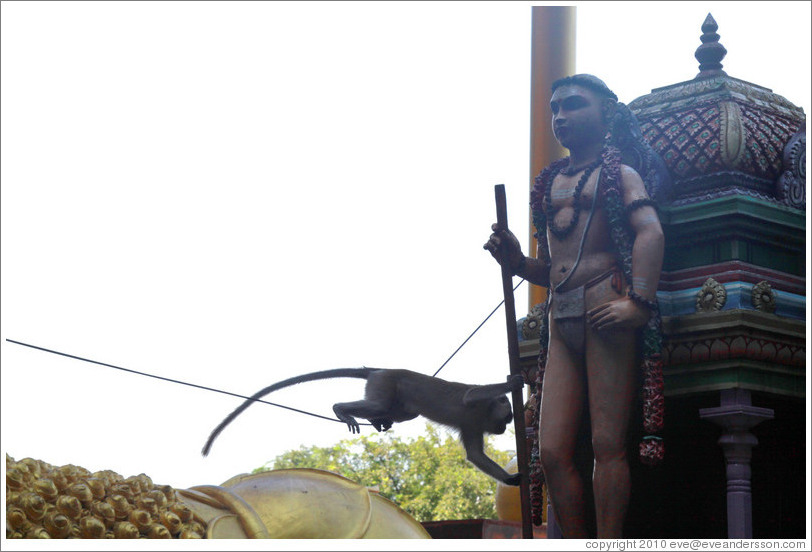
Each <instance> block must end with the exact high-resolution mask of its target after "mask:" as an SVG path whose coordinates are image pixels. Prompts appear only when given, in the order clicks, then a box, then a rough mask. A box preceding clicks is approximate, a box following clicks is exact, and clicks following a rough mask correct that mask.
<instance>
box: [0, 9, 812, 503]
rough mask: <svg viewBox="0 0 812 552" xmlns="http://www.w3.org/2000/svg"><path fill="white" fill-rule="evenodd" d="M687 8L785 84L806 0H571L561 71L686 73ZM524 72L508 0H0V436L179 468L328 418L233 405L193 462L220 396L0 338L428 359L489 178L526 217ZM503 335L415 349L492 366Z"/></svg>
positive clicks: (485, 283)
mask: <svg viewBox="0 0 812 552" xmlns="http://www.w3.org/2000/svg"><path fill="white" fill-rule="evenodd" d="M708 12H711V13H712V14H713V16H714V17H715V19H716V21H717V22H718V24H719V31H718V32H719V34H720V35H721V39H720V41H721V43H722V44H723V45H724V46H725V47H726V48H727V50H728V54H727V57H726V58H725V59H724V61H723V64H724V70H725V71H726V72H727V73H728V74H729V75H731V76H733V77H737V78H740V79H742V80H746V81H750V82H754V83H757V84H761V85H764V86H767V87H769V88H772V89H773V90H774V91H775V92H776V93H778V94H781V95H782V96H784V97H786V98H787V99H789V100H790V101H792V102H793V103H795V104H796V105H799V106H801V107H803V108H804V109H805V111H807V112H808V111H809V106H810V101H809V100H810V70H809V68H810V4H809V3H808V2H789V3H784V2H769V3H767V2H743V3H740V2H735V3H734V2H718V3H717V2H692V3H664V2H657V3H642V2H640V3H638V2H632V3H616V2H587V3H582V4H578V29H577V66H576V70H577V72H591V73H595V74H597V75H599V76H600V77H602V78H603V79H604V80H605V81H606V82H607V84H608V85H609V86H610V87H611V88H612V89H613V90H614V91H615V92H616V93H617V94H618V95H619V96H620V99H621V101H624V102H626V103H628V102H630V101H631V100H633V99H634V98H636V97H639V96H641V95H643V94H646V93H648V92H649V91H650V90H651V89H653V88H657V87H660V86H665V85H668V84H673V83H676V82H681V81H685V80H690V79H692V78H693V77H694V76H695V75H696V73H697V72H698V62H697V61H696V60H695V58H694V56H693V54H694V51H695V50H696V48H697V46H699V44H700V42H699V36H700V34H701V31H700V26H701V24H702V22H703V21H704V19H705V16H706V15H707V14H708ZM529 77H530V4H529V3H525V2H510V3H507V2H506V3H490V2H472V3H468V2H450V3H440V2H430V3H429V2H415V3H409V2H407V3H396V2H384V3H371V2H370V3H368V2H362V3H343V2H329V3H315V2H302V3H300V2H293V3H277V2H273V3H264V2H246V3H237V2H235V3H220V2H204V3H197V2H178V3H173V2H135V3H128V2H113V3H102V2H88V3H77V2H59V3H51V2H3V4H2V303H0V304H2V335H0V338H2V343H0V351H2V414H3V416H2V448H3V451H4V452H6V453H8V454H9V455H11V456H12V457H14V458H16V459H18V460H19V459H21V458H24V457H27V456H30V457H34V458H38V459H41V460H45V461H47V462H50V463H52V464H55V465H62V464H67V463H73V464H77V465H81V466H84V467H86V468H88V469H91V470H99V469H112V470H114V471H117V472H119V473H121V474H122V475H124V476H129V475H133V474H138V473H142V472H143V473H146V474H148V475H149V476H150V477H152V479H153V480H154V481H156V482H157V483H163V484H170V485H172V486H174V487H178V488H184V487H190V486H193V485H199V484H219V483H221V482H223V481H224V480H226V479H228V478H229V477H231V476H233V475H236V474H238V473H243V472H248V471H250V470H252V469H253V468H256V467H258V466H261V465H262V464H264V463H265V462H266V461H268V460H271V459H272V458H273V457H274V456H276V455H278V454H280V453H282V452H284V451H286V450H289V449H292V448H298V447H299V446H310V445H320V446H324V445H328V444H331V443H334V442H336V441H338V440H340V439H344V438H347V437H350V434H349V433H348V432H347V431H346V427H345V426H343V425H341V424H338V423H333V422H327V421H322V420H318V419H314V418H310V417H306V416H303V415H300V414H296V413H289V412H287V411H284V410H281V409H277V408H274V407H270V406H265V405H255V406H253V407H251V408H250V409H248V411H246V412H245V413H244V414H243V415H242V416H241V417H240V418H238V419H237V421H235V422H234V423H233V424H232V425H231V426H230V427H229V428H228V429H226V430H225V431H224V433H223V434H222V435H221V436H220V438H219V439H218V440H217V441H216V443H215V445H214V448H213V451H212V454H211V455H210V456H209V457H208V458H205V459H204V458H203V457H201V455H200V448H201V447H202V445H203V443H204V441H205V440H206V438H207V436H208V434H209V432H210V431H211V430H212V428H213V427H214V426H215V425H216V424H217V423H218V422H219V421H220V420H221V419H222V418H223V417H224V416H225V415H226V414H228V413H229V412H230V411H231V410H232V409H233V408H235V407H236V406H237V405H238V404H239V403H240V401H241V400H240V399H237V398H233V397H228V396H225V395H221V394H216V393H212V392H208V391H203V390H197V389H192V388H189V387H185V386H180V385H177V384H173V383H165V382H161V381H158V380H154V379H151V378H145V377H141V376H136V375H132V374H128V373H124V372H120V371H117V370H112V369H109V368H104V367H101V366H97V365H93V364H88V363H84V362H80V361H77V360H73V359H68V358H64V357H59V356H55V355H51V354H48V353H44V352H40V351H36V350H32V349H28V348H25V347H21V346H19V345H14V344H10V343H8V342H6V339H13V340H18V341H23V342H26V343H30V344H33V345H38V346H41V347H46V348H49V349H55V350H58V351H62V352H65V353H68V354H72V355H77V356H81V357H87V358H91V359H94V360H98V361H101V362H105V363H109V364H114V365H117V366H122V367H125V368H129V369H133V370H139V371H143V372H148V373H151V374H156V375H161V376H165V377H169V378H173V379H178V380H183V381H188V382H193V383H196V384H199V385H204V386H209V387H214V388H220V389H224V390H228V391H231V392H235V393H241V394H247V395H250V394H252V393H253V392H255V391H257V390H259V389H260V388H262V387H265V386H266V385H269V384H270V383H272V382H275V381H278V380H281V379H284V378H287V377H290V376H293V375H297V374H301V373H304V372H309V371H313V370H321V369H327V368H334V367H345V366H361V365H367V366H378V367H392V368H395V367H398V368H408V369H411V370H416V371H420V372H423V373H429V374H431V373H433V372H434V371H435V370H436V369H437V368H438V367H439V366H440V364H442V362H443V361H444V360H445V359H446V358H447V357H448V356H449V355H450V354H451V353H452V352H453V351H454V349H456V348H457V346H458V345H459V344H460V343H461V342H462V340H463V339H464V338H465V337H466V336H467V335H468V334H469V333H470V332H471V331H472V330H473V329H474V328H475V327H476V326H477V324H479V322H480V321H481V320H482V319H483V318H484V317H485V315H487V314H488V313H489V312H490V311H491V309H492V308H493V307H494V306H496V304H497V303H498V302H499V301H500V300H501V298H502V291H501V283H500V273H499V269H498V266H497V265H496V264H495V263H494V262H493V261H492V259H491V258H490V256H489V255H488V254H487V252H485V251H484V250H483V249H482V244H483V243H484V242H485V240H486V239H487V236H488V234H489V228H490V224H491V222H492V221H493V220H494V219H495V207H494V199H493V186H494V184H496V183H505V184H506V188H507V195H508V204H509V205H508V207H509V220H510V223H511V226H512V228H513V229H514V231H515V232H516V233H517V235H520V236H526V235H527V225H528V221H527V199H528V186H529V181H530V175H529V172H528V167H529V134H530V131H529V105H530V98H529V95H530V85H529ZM525 249H526V246H525ZM516 297H517V299H516V303H517V310H518V314H519V316H523V314H524V313H525V312H526V310H527V308H526V306H527V297H526V289H525V288H524V286H523V287H522V288H520V291H519V292H517V295H516ZM505 335H506V334H505V319H504V312H503V311H502V310H500V311H499V312H498V313H497V314H496V315H495V316H494V318H492V319H491V321H490V322H489V323H488V324H486V325H485V327H484V328H483V329H482V330H481V331H480V333H479V334H477V336H476V337H475V338H474V339H472V340H471V342H469V344H468V345H467V346H466V347H465V348H463V350H462V351H461V352H460V353H459V354H458V355H457V356H456V357H455V358H454V360H452V361H451V362H450V363H449V364H448V366H446V368H445V369H444V370H443V371H442V372H441V374H440V376H441V377H444V378H446V379H451V380H457V381H465V382H470V383H492V382H498V381H502V380H504V379H505V376H506V375H507V373H508V359H507V344H506V337H505ZM362 388H363V383H362V382H361V381H360V380H341V381H339V380H332V381H329V382H318V383H310V384H304V385H302V386H299V387H297V388H294V389H291V390H286V391H283V392H278V393H275V394H273V395H271V396H269V397H267V399H268V400H271V401H274V402H280V403H283V404H288V405H291V406H294V407H297V408H302V409H305V410H314V411H316V412H318V413H321V414H324V415H328V416H332V410H331V408H330V406H331V405H332V403H333V402H338V401H346V400H355V399H356V398H360V393H361V392H362ZM423 424H424V422H423V421H422V420H416V421H412V422H408V423H405V424H401V425H399V426H396V427H395V430H396V431H397V432H398V434H400V435H403V436H405V437H413V436H415V435H417V434H419V433H420V432H421V430H422V429H423ZM364 431H365V432H370V431H373V430H371V428H369V427H364ZM498 443H499V445H500V446H502V447H503V448H512V446H513V441H512V437H509V438H507V439H504V438H503V439H502V440H500V441H498Z"/></svg>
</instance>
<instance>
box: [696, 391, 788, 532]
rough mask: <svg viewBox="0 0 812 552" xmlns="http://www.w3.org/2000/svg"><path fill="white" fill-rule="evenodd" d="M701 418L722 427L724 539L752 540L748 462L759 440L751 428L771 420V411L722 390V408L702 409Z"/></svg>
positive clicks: (742, 393)
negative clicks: (725, 482)
mask: <svg viewBox="0 0 812 552" xmlns="http://www.w3.org/2000/svg"><path fill="white" fill-rule="evenodd" d="M699 416H700V418H702V419H705V420H708V421H711V422H713V423H715V424H717V425H719V426H721V427H722V436H721V437H720V438H719V445H720V446H721V447H722V451H723V452H724V455H725V462H726V464H727V468H726V475H727V533H728V534H727V536H728V538H730V539H751V538H753V501H752V485H751V480H752V473H751V470H750V459H751V457H752V450H753V447H754V446H756V445H757V444H758V439H756V437H755V436H754V435H753V434H752V433H750V431H749V430H750V428H752V427H754V426H756V425H758V424H759V423H761V422H763V421H765V420H771V419H772V418H773V410H772V409H770V408H760V407H757V406H752V404H751V401H750V392H749V391H746V390H744V389H725V390H723V391H722V392H721V406H718V407H714V408H702V409H700V411H699Z"/></svg>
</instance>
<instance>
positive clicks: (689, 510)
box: [520, 15, 807, 538]
mask: <svg viewBox="0 0 812 552" xmlns="http://www.w3.org/2000/svg"><path fill="white" fill-rule="evenodd" d="M716 31H717V24H716V22H715V21H714V20H713V18H712V17H711V16H710V15H708V17H707V19H706V20H705V22H704V24H703V25H702V33H703V34H702V36H701V45H700V46H699V48H698V49H697V50H696V53H695V56H696V59H697V60H698V61H699V63H700V65H699V73H698V74H697V75H696V77H694V78H693V79H691V80H689V81H686V82H681V83H677V84H673V85H670V86H665V87H662V88H657V89H655V90H653V91H652V92H651V93H650V94H648V95H646V96H642V97H640V98H637V99H636V100H634V101H633V102H630V103H629V108H630V109H631V110H632V112H633V113H634V114H635V115H636V116H637V118H638V120H639V121H640V127H641V130H642V132H643V135H644V137H645V138H646V140H647V141H648V142H649V144H651V146H652V147H653V148H654V149H655V150H656V151H657V152H658V153H659V154H660V155H661V156H662V158H663V160H664V161H665V163H666V165H667V167H668V170H669V173H670V175H671V179H672V183H671V186H670V189H669V190H665V194H664V196H661V197H660V198H659V201H660V216H661V220H662V223H663V229H664V231H665V235H666V249H665V258H664V265H663V273H662V278H661V281H660V285H659V288H658V301H659V304H660V310H661V314H662V317H663V331H664V336H663V337H664V342H663V345H664V351H663V356H664V377H665V395H666V407H665V413H666V414H665V430H664V432H663V438H664V442H665V451H666V452H665V460H664V461H663V463H662V464H661V465H659V466H657V467H653V468H652V467H649V466H643V465H641V464H639V462H636V461H634V462H633V464H632V473H633V490H632V498H631V504H630V510H629V514H628V521H627V531H626V533H627V535H628V536H652V537H671V538H725V537H729V538H749V537H756V538H792V537H795V538H803V537H804V535H805V519H806V518H805V516H806V513H805V495H804V492H805V491H804V489H805V488H806V483H807V482H806V481H805V472H806V469H805V465H806V458H805V439H806V433H807V431H806V427H805V417H806V413H805V399H806V397H805V389H806V374H805V360H806V341H805V337H806V321H805V310H806V274H805V245H806V243H805V230H806V228H805V220H806V212H805V211H806V192H805V188H806V156H805V152H806V145H805V144H806V125H805V115H804V112H803V110H802V109H801V108H799V107H797V106H795V105H793V104H792V103H791V102H790V101H788V100H787V99H785V98H783V97H781V96H779V95H777V94H775V93H773V92H772V90H770V89H768V88H765V87H762V86H759V85H756V84H752V83H749V82H745V81H742V80H739V79H736V78H734V77H731V76H729V75H727V73H725V71H723V70H722V60H723V58H724V57H725V55H726V53H727V52H726V50H725V48H724V47H723V46H722V44H720V42H719V39H720V36H719V34H717V33H716ZM534 311H535V309H531V312H530V314H528V316H527V317H526V318H525V319H524V320H523V321H520V323H522V324H523V328H524V332H523V337H524V338H525V339H524V340H523V341H522V342H521V343H520V350H521V351H522V357H523V360H525V361H526V362H530V361H532V356H533V354H534V353H536V352H537V351H538V348H537V347H533V345H534V343H535V340H534V339H532V337H534V336H532V330H534V329H536V328H537V326H538V324H537V322H538V320H537V319H535V318H534V317H537V316H538V312H534ZM536 331H537V330H536ZM634 437H635V436H632V439H631V441H632V443H635V442H636V440H635V438H634ZM630 457H636V454H632V453H630Z"/></svg>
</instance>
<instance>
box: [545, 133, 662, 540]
mask: <svg viewBox="0 0 812 552" xmlns="http://www.w3.org/2000/svg"><path fill="white" fill-rule="evenodd" d="M568 164H569V158H568V157H565V158H563V159H559V160H558V161H555V162H553V163H552V164H550V165H549V166H548V167H547V168H545V169H544V170H542V171H541V172H540V173H539V174H538V176H536V178H535V183H534V186H533V189H532V190H531V192H530V207H531V211H532V214H533V225H534V226H535V227H536V230H537V232H536V234H535V236H536V239H537V240H538V243H539V254H540V255H542V257H540V259H539V260H540V261H541V262H543V263H544V264H545V265H546V266H548V267H549V266H551V261H550V252H549V243H548V242H547V232H546V228H547V214H546V212H545V208H544V203H545V197H546V191H547V190H548V189H549V188H551V187H552V183H553V179H554V178H555V177H556V175H558V173H559V172H560V171H561V170H562V169H564V168H565V167H566V166H567V165H568ZM601 164H602V167H603V168H602V170H601V173H600V180H599V182H598V183H597V186H596V190H595V193H601V196H600V199H601V200H602V206H603V208H604V210H605V212H606V214H607V221H608V224H609V229H610V235H611V236H612V241H613V243H614V244H615V248H616V253H617V255H618V260H619V261H620V264H621V269H622V270H623V273H624V275H625V276H626V281H628V282H632V281H633V279H632V246H633V244H634V236H633V234H634V233H633V231H632V229H631V227H630V226H629V224H628V210H627V208H626V207H625V205H624V204H623V194H622V193H621V189H620V179H621V176H620V170H621V155H620V150H618V149H617V148H615V147H612V146H606V147H604V149H603V150H602V151H601ZM629 289H630V293H629V295H630V297H631V298H632V300H635V298H636V297H639V295H637V294H636V293H635V292H634V290H633V289H632V288H631V287H630V288H629ZM549 303H550V295H549V294H548V297H547V303H546V305H545V309H544V312H545V313H546V312H547V310H548V307H549ZM647 306H649V307H651V306H654V307H655V308H650V310H651V316H650V317H649V320H648V322H647V324H646V325H645V326H644V327H643V329H642V334H643V350H642V359H641V371H642V376H643V384H642V398H643V428H644V430H645V432H646V435H645V437H643V440H642V442H641V443H640V461H641V462H643V463H644V464H649V465H653V464H657V463H658V462H660V461H661V460H662V459H663V456H664V452H665V449H664V446H663V441H662V438H661V437H659V436H657V435H656V433H659V432H661V431H662V429H663V415H664V406H665V399H664V392H663V372H662V368H663V363H662V356H661V352H662V330H661V320H660V313H659V309H658V308H656V300H655V301H654V302H651V304H649V305H647ZM541 320H542V326H541V332H540V333H541V336H540V341H539V357H538V373H537V377H536V382H535V383H536V392H535V395H534V399H535V404H534V406H535V412H536V416H538V415H539V414H540V412H541V405H540V401H541V388H542V384H543V381H544V370H545V367H546V362H547V348H548V345H549V343H548V335H549V333H548V319H547V317H546V316H543V317H542V318H541ZM537 428H538V419H537V420H536V429H537ZM538 439H539V437H538V431H535V432H534V436H533V450H534V451H536V453H535V454H533V453H531V455H530V501H531V505H532V508H533V523H534V524H535V525H540V524H541V520H542V512H541V511H540V505H541V504H542V492H543V491H542V487H543V485H544V473H543V472H542V469H541V461H540V458H539V455H538V452H537V451H538V449H539V441H538Z"/></svg>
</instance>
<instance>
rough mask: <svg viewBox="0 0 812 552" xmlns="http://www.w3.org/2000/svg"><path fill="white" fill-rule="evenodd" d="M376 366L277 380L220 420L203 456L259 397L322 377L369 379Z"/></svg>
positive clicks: (321, 372)
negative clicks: (235, 419) (219, 436)
mask: <svg viewBox="0 0 812 552" xmlns="http://www.w3.org/2000/svg"><path fill="white" fill-rule="evenodd" d="M375 370H376V369H375V368H366V367H364V368H336V369H334V370H322V371H320V372H310V373H309V374H302V375H301V376H295V377H292V378H288V379H286V380H282V381H279V382H276V383H274V384H272V385H269V386H268V387H266V388H264V389H261V390H260V391H257V392H256V393H254V394H253V395H251V396H250V397H249V398H248V399H246V400H245V402H243V403H242V404H241V405H240V406H238V407H237V408H236V409H235V410H234V412H232V413H231V414H229V415H228V416H226V418H225V419H224V420H223V421H222V422H220V425H218V426H217V427H215V428H214V431H212V432H211V435H209V440H208V441H206V444H205V445H204V446H203V451H202V452H203V456H208V454H209V451H210V450H211V446H212V444H213V443H214V440H215V439H217V436H218V435H220V433H221V432H222V431H223V430H224V429H225V428H226V426H227V425H228V424H230V423H231V422H232V421H233V420H234V418H236V417H237V416H239V415H240V414H242V412H243V410H245V409H246V408H248V407H249V406H251V405H252V404H253V403H255V402H256V401H257V399H261V398H262V397H264V396H265V395H267V394H268V393H272V392H274V391H277V390H279V389H282V388H284V387H290V386H291V385H296V384H297V383H304V382H307V381H316V380H321V379H332V378H361V379H367V378H368V377H369V375H370V374H371V373H372V372H374V371H375Z"/></svg>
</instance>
